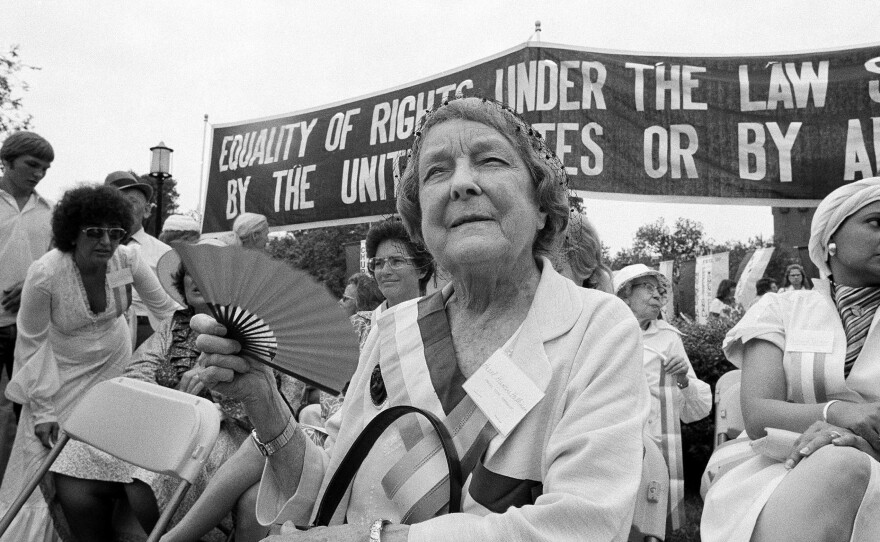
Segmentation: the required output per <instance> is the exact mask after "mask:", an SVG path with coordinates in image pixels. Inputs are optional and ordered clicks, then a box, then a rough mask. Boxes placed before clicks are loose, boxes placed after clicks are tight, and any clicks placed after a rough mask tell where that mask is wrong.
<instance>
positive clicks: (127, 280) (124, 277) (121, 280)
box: [107, 267, 134, 288]
mask: <svg viewBox="0 0 880 542" xmlns="http://www.w3.org/2000/svg"><path fill="white" fill-rule="evenodd" d="M132 282H134V279H133V278H132V277H131V269H129V268H127V267H123V268H122V269H119V270H117V271H111V272H110V273H107V285H108V286H110V287H111V288H119V287H120V286H125V285H126V284H131V283H132Z"/></svg>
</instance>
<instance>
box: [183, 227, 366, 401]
mask: <svg viewBox="0 0 880 542" xmlns="http://www.w3.org/2000/svg"><path fill="white" fill-rule="evenodd" d="M175 249H176V250H177V252H178V253H179V254H180V258H181V260H183V263H184V265H185V266H186V272H187V273H188V274H189V275H190V276H191V277H192V278H193V280H194V281H195V283H196V285H197V286H198V287H199V290H200V291H201V293H202V295H203V296H204V298H205V301H206V302H207V303H208V306H209V307H210V309H211V312H212V313H213V315H214V318H215V319H216V320H217V321H218V322H219V323H221V324H223V325H224V326H226V330H227V333H226V337H228V338H230V339H234V340H236V341H238V342H239V344H241V351H240V355H241V356H242V357H245V358H248V359H251V360H256V361H259V362H261V363H265V364H267V365H270V366H272V367H274V368H276V369H278V370H279V371H281V372H284V373H287V374H289V375H291V376H294V377H296V378H298V379H300V380H302V381H304V382H307V383H309V384H312V385H314V386H317V387H318V388H321V389H323V390H325V391H329V392H331V393H338V392H339V391H340V390H342V388H343V386H344V385H345V383H346V382H348V380H349V379H350V378H351V375H352V374H353V373H354V370H355V367H356V366H357V361H358V356H359V349H358V341H357V335H356V334H355V332H354V329H353V328H352V326H351V323H350V322H349V320H348V318H346V316H345V313H344V312H343V311H342V310H341V309H340V308H339V306H338V305H337V303H336V300H335V299H334V298H333V296H331V295H330V292H329V291H328V290H327V289H326V288H325V287H324V286H323V285H321V284H319V283H318V282H317V281H316V280H315V279H313V278H312V277H311V276H309V275H308V274H307V273H305V272H304V271H300V270H299V269H294V268H292V267H290V266H289V265H287V264H285V263H283V262H281V261H278V260H273V259H272V258H271V257H270V256H269V255H268V254H266V253H265V252H263V251H262V250H250V249H246V248H243V247H239V246H229V247H218V246H215V245H208V244H198V245H189V244H178V243H175Z"/></svg>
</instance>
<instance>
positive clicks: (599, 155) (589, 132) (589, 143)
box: [581, 122, 605, 175]
mask: <svg viewBox="0 0 880 542" xmlns="http://www.w3.org/2000/svg"><path fill="white" fill-rule="evenodd" d="M603 132H604V130H603V129H602V126H600V125H599V123H597V122H591V123H589V124H587V125H586V126H584V128H583V129H582V130H581V143H583V144H584V147H586V149H587V150H588V151H590V153H591V154H592V159H593V165H592V166H591V165H590V156H587V155H584V156H581V171H582V172H583V173H584V175H598V174H600V173H602V168H603V167H604V161H605V153H604V152H603V151H602V147H600V146H599V145H598V144H597V143H596V141H595V136H594V134H595V135H596V136H600V135H602V133H603Z"/></svg>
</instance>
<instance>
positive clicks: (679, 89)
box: [624, 62, 709, 111]
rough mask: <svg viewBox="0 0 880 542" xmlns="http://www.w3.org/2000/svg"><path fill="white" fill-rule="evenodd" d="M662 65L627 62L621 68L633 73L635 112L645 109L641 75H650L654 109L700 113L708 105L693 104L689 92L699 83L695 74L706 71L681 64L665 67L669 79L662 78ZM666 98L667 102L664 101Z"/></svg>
mask: <svg viewBox="0 0 880 542" xmlns="http://www.w3.org/2000/svg"><path fill="white" fill-rule="evenodd" d="M666 66H667V64H666V63H664V62H658V63H657V64H656V65H654V66H651V65H649V64H639V63H637V62H627V63H626V64H625V65H624V67H625V68H627V69H631V70H633V77H634V79H633V96H634V98H635V106H636V110H638V111H644V110H645V72H651V71H653V72H654V109H656V110H657V111H663V110H665V109H667V103H668V109H671V110H676V111H677V110H680V109H685V110H697V111H704V110H706V109H708V108H709V106H708V105H707V104H705V103H702V102H695V101H694V97H693V93H694V90H695V89H696V88H698V87H699V86H700V81H699V80H698V79H694V78H693V76H694V74H696V73H702V72H705V71H706V68H703V67H700V66H687V65H681V64H669V76H668V77H667V75H666ZM667 96H668V100H667Z"/></svg>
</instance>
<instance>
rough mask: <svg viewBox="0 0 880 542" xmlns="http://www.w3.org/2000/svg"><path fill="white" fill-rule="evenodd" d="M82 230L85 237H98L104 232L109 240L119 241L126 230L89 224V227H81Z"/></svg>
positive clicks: (102, 235)
mask: <svg viewBox="0 0 880 542" xmlns="http://www.w3.org/2000/svg"><path fill="white" fill-rule="evenodd" d="M80 231H82V232H83V233H84V234H86V237H88V238H89V239H100V238H102V237H104V234H105V233H106V234H107V237H108V238H109V239H110V240H111V241H121V240H122V238H123V237H125V234H127V233H128V232H127V231H125V230H124V229H122V228H99V227H97V226H91V227H89V228H83V229H82V230H80Z"/></svg>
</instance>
